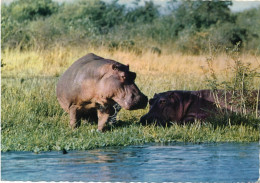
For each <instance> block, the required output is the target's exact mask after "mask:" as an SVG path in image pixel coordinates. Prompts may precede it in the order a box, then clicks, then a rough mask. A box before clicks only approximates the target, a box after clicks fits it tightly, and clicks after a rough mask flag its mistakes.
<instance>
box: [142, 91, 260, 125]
mask: <svg viewBox="0 0 260 183" xmlns="http://www.w3.org/2000/svg"><path fill="white" fill-rule="evenodd" d="M257 92H258V91H253V92H252V93H251V94H250V99H253V100H254V99H256V98H257ZM230 101H233V104H234V103H238V102H237V101H236V100H234V98H233V94H232V93H231V92H227V91H224V90H217V91H215V92H212V91H211V90H199V91H179V90H174V91H167V92H163V93H159V94H155V95H154V97H153V98H152V99H150V100H149V105H150V109H149V112H148V113H147V114H145V115H143V116H142V117H141V119H140V123H141V124H143V125H148V124H157V125H161V126H166V125H167V126H169V125H171V124H172V123H173V122H174V123H177V124H187V123H193V122H194V121H196V120H202V121H205V120H207V121H209V122H211V123H213V124H215V125H216V124H218V122H217V120H216V119H223V120H224V121H227V119H230V118H232V119H235V121H236V123H238V124H239V123H241V120H243V119H244V117H243V115H241V113H240V112H241V111H240V109H239V107H234V106H236V105H231V104H230ZM253 102H256V100H255V101H253ZM258 111H259V105H258ZM222 123H223V122H222ZM220 125H221V124H220Z"/></svg>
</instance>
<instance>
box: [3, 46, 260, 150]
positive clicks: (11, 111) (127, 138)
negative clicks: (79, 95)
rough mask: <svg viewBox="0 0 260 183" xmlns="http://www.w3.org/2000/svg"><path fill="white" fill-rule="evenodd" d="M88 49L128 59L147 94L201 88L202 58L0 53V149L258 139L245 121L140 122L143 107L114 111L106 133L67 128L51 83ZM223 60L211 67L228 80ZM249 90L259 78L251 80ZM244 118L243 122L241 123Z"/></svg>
mask: <svg viewBox="0 0 260 183" xmlns="http://www.w3.org/2000/svg"><path fill="white" fill-rule="evenodd" d="M89 52H94V53H96V54H98V55H101V56H103V57H105V58H112V59H115V60H118V61H120V62H122V63H129V64H130V69H131V70H133V71H136V72H137V81H136V83H137V85H138V86H139V88H140V89H141V90H142V91H143V92H144V93H145V94H146V95H148V97H152V96H153V94H154V93H155V92H157V93H158V92H162V91H166V90H173V89H185V90H197V89H203V88H206V85H205V82H203V81H204V73H203V70H202V69H201V66H204V67H205V66H206V64H205V60H206V56H187V55H180V54H169V55H167V54H162V55H161V56H158V55H156V54H152V53H150V52H147V53H144V54H143V55H139V56H138V55H135V54H132V53H127V52H122V51H116V52H114V53H111V52H109V51H107V50H106V49H92V48H85V49H84V48H62V47H56V48H54V49H53V50H51V51H50V50H49V51H48V50H45V51H26V52H22V53H21V52H18V51H17V52H16V51H8V50H5V51H4V52H3V53H2V58H3V62H4V63H5V64H6V65H5V66H4V67H3V68H2V83H1V86H2V91H1V94H2V96H1V99H2V101H1V102H2V103H1V104H2V105H1V114H2V115H1V127H2V151H8V150H18V151H36V152H38V151H47V150H61V149H67V150H72V149H77V150H83V149H91V148H96V147H103V146H118V145H120V146H122V145H130V144H140V143H146V142H165V143H166V142H169V141H184V142H195V143H197V142H224V141H225V142H228V141H236V142H250V141H258V140H259V131H258V129H256V128H253V127H251V126H247V125H226V126H222V127H220V126H214V125H212V124H210V123H202V124H201V123H199V122H197V123H195V124H191V125H177V124H174V125H172V126H171V127H166V128H163V127H156V126H141V125H140V124H139V123H138V119H139V118H140V117H141V116H142V115H143V114H145V113H146V112H147V110H148V109H145V110H137V111H131V112H130V111H125V110H122V111H121V112H120V113H119V116H118V119H119V123H118V125H116V126H114V127H108V128H107V132H106V133H102V134H101V133H98V132H96V131H95V129H96V128H97V125H96V124H89V123H87V122H86V121H85V122H84V123H83V125H82V126H81V127H80V128H79V129H76V130H71V129H70V128H69V126H68V123H69V117H68V115H67V114H66V113H64V112H63V110H62V109H61V108H60V107H59V104H58V102H57V100H56V96H55V84H56V82H57V80H58V77H57V76H59V75H60V74H62V73H63V72H64V70H65V69H66V68H68V66H69V65H70V64H71V63H72V62H73V61H75V60H76V59H78V58H80V57H81V56H83V55H85V54H86V53H89ZM241 58H242V60H244V61H246V62H250V63H251V64H252V65H253V66H255V65H257V64H259V57H253V56H248V55H242V56H241ZM226 60H229V58H228V57H227V56H225V55H221V56H219V57H217V58H216V59H215V64H214V68H215V69H216V71H217V74H218V76H219V77H220V79H221V78H222V79H225V78H228V75H229V73H228V72H225V67H226V66H227V64H226V63H228V62H226ZM254 85H255V88H257V86H259V80H258V81H255V84H254ZM246 123H247V121H244V124H246Z"/></svg>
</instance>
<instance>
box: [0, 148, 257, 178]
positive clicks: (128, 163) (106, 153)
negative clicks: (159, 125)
mask: <svg viewBox="0 0 260 183" xmlns="http://www.w3.org/2000/svg"><path fill="white" fill-rule="evenodd" d="M1 156H2V163H1V174H2V177H1V180H8V181H112V182H115V181H121V182H122V181H141V182H144V181H156V182H162V181H174V182H178V181H182V182H187V181H194V182H206V181H211V182H213V181H214V182H219V181H222V182H228V181H229V182H231V181H232V182H256V181H257V180H258V177H259V144H258V143H246V144H244V143H220V144H219V143H217V144H199V145H194V144H182V143H172V144H169V145H160V144H149V145H143V146H129V147H121V148H106V149H96V150H89V151H72V152H68V154H62V153H61V152H44V153H40V154H34V153H32V152H7V153H2V155H1Z"/></svg>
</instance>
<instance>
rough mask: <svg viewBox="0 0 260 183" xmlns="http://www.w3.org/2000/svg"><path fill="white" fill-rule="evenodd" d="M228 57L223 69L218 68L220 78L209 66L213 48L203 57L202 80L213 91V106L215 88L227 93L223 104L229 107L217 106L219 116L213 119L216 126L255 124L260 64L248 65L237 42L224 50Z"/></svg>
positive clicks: (259, 106)
mask: <svg viewBox="0 0 260 183" xmlns="http://www.w3.org/2000/svg"><path fill="white" fill-rule="evenodd" d="M228 56H229V59H228V60H226V62H227V64H225V65H226V68H224V70H223V71H222V74H223V75H225V77H224V78H223V77H222V78H221V77H219V76H218V75H217V73H216V71H215V70H214V68H213V62H214V57H215V55H214V51H213V52H212V54H211V55H210V56H209V57H208V58H207V60H206V63H207V71H206V72H207V74H206V75H205V76H206V77H205V82H206V85H207V86H208V87H209V88H210V89H211V90H212V91H213V93H214V98H215V100H216V103H217V105H218V103H219V99H218V97H217V93H218V90H219V89H222V90H224V92H225V95H226V94H231V98H230V100H228V101H227V100H226V99H225V106H231V111H228V110H221V109H220V110H219V111H220V115H219V116H218V117H217V118H215V119H214V120H213V121H214V122H215V123H217V124H218V125H219V124H225V125H228V124H231V123H232V124H245V125H253V126H254V127H259V125H260V121H259V110H260V105H259V99H260V98H259V90H260V72H259V71H260V63H258V64H256V65H255V66H254V67H252V65H251V64H250V63H246V62H243V61H242V60H241V57H240V56H241V53H240V52H239V44H237V45H236V46H235V47H234V49H232V50H231V51H230V52H229V53H228ZM204 71H205V70H204ZM223 75H222V76H223ZM225 98H226V97H225Z"/></svg>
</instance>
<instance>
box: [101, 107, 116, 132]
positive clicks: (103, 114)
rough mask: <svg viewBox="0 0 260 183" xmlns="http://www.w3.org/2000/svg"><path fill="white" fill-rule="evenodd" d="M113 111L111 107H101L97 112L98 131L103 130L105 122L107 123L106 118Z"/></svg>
mask: <svg viewBox="0 0 260 183" xmlns="http://www.w3.org/2000/svg"><path fill="white" fill-rule="evenodd" d="M113 112H114V109H113V106H110V107H101V108H99V109H98V110H97V114H98V130H99V131H101V132H102V131H103V128H104V127H105V125H106V122H107V121H108V118H109V116H110V115H111V114H113Z"/></svg>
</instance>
